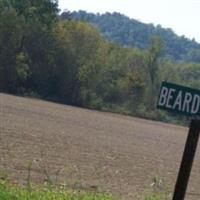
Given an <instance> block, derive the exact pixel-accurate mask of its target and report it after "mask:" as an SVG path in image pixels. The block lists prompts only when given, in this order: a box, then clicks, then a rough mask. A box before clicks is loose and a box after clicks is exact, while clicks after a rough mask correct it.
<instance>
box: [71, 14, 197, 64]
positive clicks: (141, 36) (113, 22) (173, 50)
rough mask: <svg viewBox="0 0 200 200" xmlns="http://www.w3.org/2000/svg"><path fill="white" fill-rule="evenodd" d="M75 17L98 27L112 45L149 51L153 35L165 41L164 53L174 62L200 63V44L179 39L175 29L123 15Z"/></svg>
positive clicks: (83, 15) (183, 37) (73, 15)
mask: <svg viewBox="0 0 200 200" xmlns="http://www.w3.org/2000/svg"><path fill="white" fill-rule="evenodd" d="M71 16H72V17H73V18H75V19H78V20H83V21H87V22H90V23H92V24H93V25H95V26H96V27H97V28H98V29H99V30H100V32H101V33H102V35H103V36H104V37H105V38H106V39H107V40H108V41H112V42H117V43H119V44H121V45H125V46H129V47H138V48H140V49H145V48H146V47H147V45H148V40H149V36H150V35H156V36H158V37H161V38H162V40H163V42H164V44H165V48H164V49H163V52H164V54H165V55H167V56H169V57H170V58H171V59H173V60H185V61H198V62H199V61H200V44H198V43H197V42H196V41H195V40H194V39H193V40H189V39H187V38H186V37H185V36H181V37H179V36H177V35H176V34H175V33H174V32H173V30H172V29H170V28H168V29H165V28H162V26H161V25H157V26H154V25H153V24H145V23H142V22H139V21H137V20H134V19H130V18H128V17H127V16H125V15H122V14H120V13H116V12H115V13H105V14H102V15H100V14H93V13H87V12H85V11H79V12H72V13H71Z"/></svg>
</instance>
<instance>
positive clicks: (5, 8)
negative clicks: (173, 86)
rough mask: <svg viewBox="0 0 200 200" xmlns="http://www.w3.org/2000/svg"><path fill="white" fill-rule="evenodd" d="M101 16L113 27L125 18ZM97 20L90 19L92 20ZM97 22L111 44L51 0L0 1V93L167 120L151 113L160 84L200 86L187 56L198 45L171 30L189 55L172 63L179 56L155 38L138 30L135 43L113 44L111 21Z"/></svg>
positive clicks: (199, 71)
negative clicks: (179, 36) (59, 8)
mask: <svg viewBox="0 0 200 200" xmlns="http://www.w3.org/2000/svg"><path fill="white" fill-rule="evenodd" d="M106 15H108V16H110V17H111V18H112V19H113V21H114V22H115V24H116V25H115V26H116V30H117V29H118V28H117V27H118V26H119V25H120V22H119V21H118V18H120V19H124V20H125V22H126V21H129V19H128V18H126V17H124V16H121V15H119V14H113V15H112V14H106ZM106 15H105V16H106ZM91 16H92V17H91V18H93V17H95V15H91ZM115 16H116V19H115ZM101 17H102V16H98V15H97V16H96V18H97V21H98V18H99V19H100V18H101ZM111 18H110V19H111ZM87 21H88V20H87ZM107 21H109V20H107ZM99 23H100V22H99ZM101 23H102V26H105V27H104V32H105V34H107V38H108V37H110V38H111V39H112V42H111V41H108V40H107V39H105V38H104V37H103V36H102V33H100V32H99V31H98V29H97V28H96V27H94V25H91V24H90V23H88V22H86V20H82V19H81V20H77V17H76V19H75V18H74V14H71V13H63V14H62V15H61V16H60V14H59V10H58V5H57V1H55V0H48V1H47V0H35V1H29V0H20V1H19V0H1V1H0V92H3V93H11V94H17V95H22V96H31V97H37V98H42V99H47V100H51V101H55V102H60V103H63V104H70V105H75V106H81V107H87V108H91V109H99V110H107V111H112V112H119V113H125V114H130V115H134V116H140V117H145V118H151V119H157V120H164V121H170V120H171V115H168V114H167V113H163V112H160V111H158V110H156V108H155V104H156V99H157V95H158V91H159V87H160V84H161V82H162V81H163V80H166V81H172V82H176V83H182V84H186V85H188V86H192V87H195V88H199V87H200V79H199V77H200V62H199V60H198V59H191V58H190V59H189V57H187V56H189V51H190V50H191V51H192V49H193V50H194V52H195V51H198V50H199V44H197V43H196V42H195V41H190V40H188V39H186V38H178V36H176V35H175V34H174V33H173V31H171V30H170V31H169V33H171V34H172V36H173V37H174V38H175V39H174V40H175V41H178V40H180V41H182V42H183V43H184V42H185V45H183V44H182V47H184V48H185V49H189V51H188V52H187V53H186V54H184V52H183V53H182V54H180V56H181V58H180V57H178V58H177V55H178V56H179V53H177V55H176V53H173V51H175V50H174V49H173V48H171V51H172V52H171V53H170V54H169V55H170V56H167V55H166V54H164V53H163V52H164V51H166V47H167V44H166V41H165V40H164V39H162V38H163V37H159V36H160V35H162V34H161V33H160V35H159V36H158V35H156V34H150V33H151V32H149V34H147V33H145V32H144V31H143V32H144V33H143V34H144V35H141V34H142V33H141V32H138V38H140V40H137V43H136V39H134V38H135V37H133V41H132V42H130V43H129V41H128V40H127V41H124V42H119V41H118V40H117V39H116V38H118V36H119V35H118V33H117V32H116V36H112V34H111V31H110V30H111V29H112V30H113V24H112V25H111V24H110V25H109V23H108V24H107V25H106V24H105V22H104V21H102V22H101ZM132 23H134V21H132ZM135 23H136V22H135ZM125 24H126V23H125ZM127 24H128V23H127ZM140 25H141V26H145V25H144V24H142V23H140ZM127 26H128V25H127ZM130 26H131V25H130ZM148 26H149V27H152V30H154V28H153V26H152V25H148ZM106 30H107V31H106ZM124 30H126V27H125V26H122V25H121V32H123V31H124ZM130 30H131V29H130ZM157 30H160V31H161V30H163V29H162V28H161V27H157ZM101 31H102V30H101ZM161 32H162V31H161ZM113 34H114V33H113ZM122 35H123V34H122V33H121V36H122ZM131 35H135V33H134V31H133V32H132V33H129V36H131ZM164 35H165V34H164ZM123 37H124V36H123ZM165 37H166V36H165ZM130 38H131V37H130ZM168 38H170V36H169V37H168ZM118 39H120V37H119V38H118ZM124 39H127V38H126V37H124ZM116 42H117V43H116ZM125 44H126V45H125ZM173 44H174V45H175V43H173ZM178 46H179V45H177V48H178ZM189 46H190V48H189ZM139 47H140V48H139ZM180 47H181V46H180ZM193 47H194V48H193ZM184 51H185V50H184ZM190 53H191V52H190ZM185 56H186V57H185ZM197 56H199V54H198V55H197ZM182 57H184V59H182ZM174 59H177V60H176V62H175V60H174ZM180 59H181V61H180Z"/></svg>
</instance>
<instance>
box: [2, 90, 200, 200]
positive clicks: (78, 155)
mask: <svg viewBox="0 0 200 200" xmlns="http://www.w3.org/2000/svg"><path fill="white" fill-rule="evenodd" d="M187 131H188V129H187V128H184V127H180V126H174V125H169V124H164V123H159V122H153V121H148V120H143V119H138V118H133V117H128V116H122V115H117V114H111V113H104V112H97V111H91V110H87V109H80V108H76V107H71V106H65V105H59V104H55V103H50V102H45V101H40V100H33V99H28V98H21V97H15V96H10V95H5V94H0V176H1V178H3V177H4V176H5V175H8V176H9V177H10V178H11V180H13V181H16V182H18V183H21V184H26V183H27V181H28V180H29V178H28V174H29V172H30V180H31V181H32V182H33V183H35V184H37V183H43V182H44V181H51V182H53V183H63V184H66V186H67V187H73V188H77V189H88V190H99V191H105V192H110V193H112V194H114V195H116V196H119V197H120V198H122V199H137V196H138V195H142V194H143V192H145V191H147V190H149V189H151V187H152V182H153V181H152V179H153V178H154V177H159V179H161V180H162V182H163V183H162V185H161V187H164V188H165V190H168V191H169V192H172V191H173V187H174V184H175V180H176V176H177V172H178V169H179V165H180V160H181V157H182V152H183V148H184V143H185V140H186V136H187ZM199 188H200V149H199V148H198V151H197V154H196V157H195V163H194V166H193V170H192V176H191V178H190V184H189V188H188V193H192V194H193V193H195V194H196V193H199ZM186 199H199V196H195V195H187V198H186Z"/></svg>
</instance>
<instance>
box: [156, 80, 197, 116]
mask: <svg viewBox="0 0 200 200" xmlns="http://www.w3.org/2000/svg"><path fill="white" fill-rule="evenodd" d="M157 108H159V109H163V110H167V111H171V112H176V113H179V114H182V115H189V116H200V90H196V89H192V88H189V87H184V86H181V85H176V84H173V83H168V82H163V83H162V86H161V89H160V95H159V98H158V103H157Z"/></svg>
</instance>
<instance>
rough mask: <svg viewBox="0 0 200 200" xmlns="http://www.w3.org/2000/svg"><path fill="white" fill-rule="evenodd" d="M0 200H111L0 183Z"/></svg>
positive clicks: (88, 194)
mask: <svg viewBox="0 0 200 200" xmlns="http://www.w3.org/2000/svg"><path fill="white" fill-rule="evenodd" d="M0 200H113V198H112V197H111V196H109V195H106V194H101V193H90V192H83V191H70V190H66V189H65V188H63V187H60V188H54V189H53V188H52V187H47V186H41V187H37V188H34V189H33V188H32V189H31V190H30V189H29V190H28V189H27V188H23V187H19V186H13V185H11V184H9V183H7V182H2V181H1V182H0Z"/></svg>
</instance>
